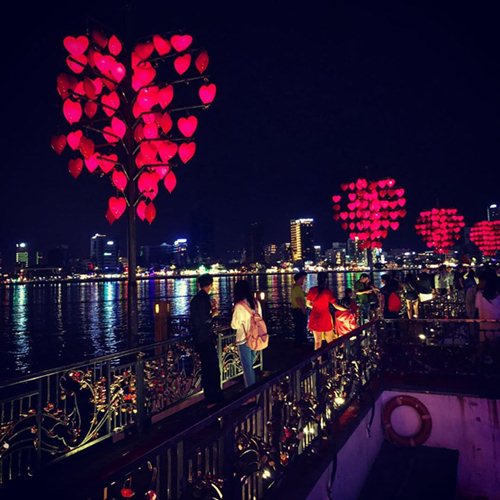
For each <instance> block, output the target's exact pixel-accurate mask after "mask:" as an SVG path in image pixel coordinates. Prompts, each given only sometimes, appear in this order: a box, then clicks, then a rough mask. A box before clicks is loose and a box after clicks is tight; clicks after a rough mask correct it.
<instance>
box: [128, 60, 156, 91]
mask: <svg viewBox="0 0 500 500" xmlns="http://www.w3.org/2000/svg"><path fill="white" fill-rule="evenodd" d="M155 77H156V70H155V69H154V68H153V66H151V64H150V63H141V64H140V65H138V66H137V68H135V70H134V73H133V74H132V88H133V89H134V90H135V91H136V92H137V91H138V90H139V89H140V88H142V87H145V86H146V85H149V84H150V83H151V82H152V81H153V80H154V79H155Z"/></svg>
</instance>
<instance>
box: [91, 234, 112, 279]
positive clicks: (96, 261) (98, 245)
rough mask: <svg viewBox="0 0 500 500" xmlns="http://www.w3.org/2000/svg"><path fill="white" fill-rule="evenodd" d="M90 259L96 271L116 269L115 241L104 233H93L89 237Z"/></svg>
mask: <svg viewBox="0 0 500 500" xmlns="http://www.w3.org/2000/svg"><path fill="white" fill-rule="evenodd" d="M90 260H91V261H92V264H93V265H94V268H95V270H96V271H101V272H106V271H107V272H113V271H117V270H118V269H119V264H118V244H117V242H116V241H115V240H112V239H110V238H108V237H107V236H106V235H105V234H95V235H94V236H92V238H91V239H90Z"/></svg>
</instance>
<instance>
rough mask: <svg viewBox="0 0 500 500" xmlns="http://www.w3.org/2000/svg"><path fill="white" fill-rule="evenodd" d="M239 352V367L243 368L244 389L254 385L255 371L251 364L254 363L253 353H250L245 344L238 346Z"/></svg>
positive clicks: (250, 350)
mask: <svg viewBox="0 0 500 500" xmlns="http://www.w3.org/2000/svg"><path fill="white" fill-rule="evenodd" d="M238 351H239V352H240V360H241V366H242V367H243V379H244V380H245V387H249V386H250V385H253V384H255V371H254V369H253V363H254V361H255V351H252V349H250V347H248V346H247V345H246V344H241V345H239V346H238Z"/></svg>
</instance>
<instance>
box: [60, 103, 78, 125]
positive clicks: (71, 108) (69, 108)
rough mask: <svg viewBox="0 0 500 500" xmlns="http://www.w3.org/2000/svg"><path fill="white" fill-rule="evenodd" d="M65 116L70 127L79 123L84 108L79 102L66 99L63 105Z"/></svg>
mask: <svg viewBox="0 0 500 500" xmlns="http://www.w3.org/2000/svg"><path fill="white" fill-rule="evenodd" d="M63 114H64V117H65V118H66V120H67V121H68V123H69V124H70V125H72V124H73V123H77V122H78V121H79V120H80V118H81V117H82V106H81V104H80V103H79V102H76V101H73V100H72V99H66V100H65V101H64V104H63Z"/></svg>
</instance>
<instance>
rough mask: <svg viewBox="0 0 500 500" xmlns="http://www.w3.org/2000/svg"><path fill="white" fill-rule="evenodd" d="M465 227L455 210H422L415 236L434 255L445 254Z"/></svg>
mask: <svg viewBox="0 0 500 500" xmlns="http://www.w3.org/2000/svg"><path fill="white" fill-rule="evenodd" d="M464 227H465V222H464V217H463V215H460V214H459V213H458V211H457V209H456V208H433V209H431V210H423V211H422V212H420V215H419V217H418V219H417V223H416V224H415V230H416V232H417V234H418V235H419V236H420V237H421V238H422V239H423V240H424V243H425V244H426V245H427V247H428V248H432V249H434V250H435V251H436V253H442V254H444V253H446V252H447V251H448V250H449V249H450V248H451V247H452V246H453V245H454V244H455V242H456V241H457V240H458V239H459V238H460V232H461V231H462V229H463V228H464Z"/></svg>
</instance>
